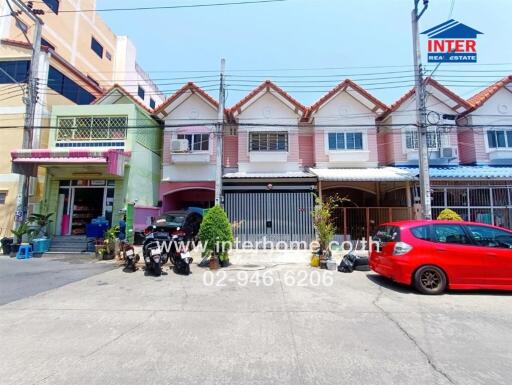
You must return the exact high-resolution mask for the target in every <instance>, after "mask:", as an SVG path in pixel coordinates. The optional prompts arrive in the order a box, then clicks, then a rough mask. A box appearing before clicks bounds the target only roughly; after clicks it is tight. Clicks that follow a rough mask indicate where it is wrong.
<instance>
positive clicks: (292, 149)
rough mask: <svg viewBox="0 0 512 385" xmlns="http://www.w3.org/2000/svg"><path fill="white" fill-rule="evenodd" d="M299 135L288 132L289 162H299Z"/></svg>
mask: <svg viewBox="0 0 512 385" xmlns="http://www.w3.org/2000/svg"><path fill="white" fill-rule="evenodd" d="M299 152H300V151H299V134H298V133H297V132H293V133H292V132H288V162H296V163H298V162H299Z"/></svg>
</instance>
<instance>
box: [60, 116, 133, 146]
mask: <svg viewBox="0 0 512 385" xmlns="http://www.w3.org/2000/svg"><path fill="white" fill-rule="evenodd" d="M57 127H58V128H57V135H56V141H57V142H97V141H123V140H125V139H126V134H127V128H128V118H127V117H126V116H79V117H65V118H59V119H58V120H57Z"/></svg>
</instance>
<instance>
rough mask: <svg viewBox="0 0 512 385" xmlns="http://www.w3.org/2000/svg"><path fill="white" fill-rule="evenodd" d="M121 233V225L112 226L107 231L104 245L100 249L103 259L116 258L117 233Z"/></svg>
mask: <svg viewBox="0 0 512 385" xmlns="http://www.w3.org/2000/svg"><path fill="white" fill-rule="evenodd" d="M118 233H119V226H117V225H116V226H112V227H111V228H110V229H108V230H107V231H105V235H104V236H103V237H104V238H103V247H102V248H101V249H100V255H101V257H102V259H114V256H115V252H116V242H117V234H118Z"/></svg>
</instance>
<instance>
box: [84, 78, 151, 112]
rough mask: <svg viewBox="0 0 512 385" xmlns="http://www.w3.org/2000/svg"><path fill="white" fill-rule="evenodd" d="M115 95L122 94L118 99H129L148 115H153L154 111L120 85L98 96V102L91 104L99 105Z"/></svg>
mask: <svg viewBox="0 0 512 385" xmlns="http://www.w3.org/2000/svg"><path fill="white" fill-rule="evenodd" d="M115 93H118V94H120V95H119V98H118V99H120V98H122V97H127V98H128V99H130V100H131V101H132V102H133V103H134V104H136V105H137V106H139V107H140V108H142V109H143V110H144V111H146V112H147V113H149V114H151V113H152V111H151V110H150V109H149V108H147V107H146V106H145V105H144V104H142V103H141V102H139V101H138V100H137V99H136V98H135V97H134V96H133V95H132V94H131V93H130V92H128V91H127V90H126V89H125V88H123V87H122V86H120V85H119V84H114V85H113V86H112V87H110V88H109V89H108V90H107V91H105V92H104V93H103V94H102V95H100V96H98V98H96V100H94V101H93V102H92V103H91V104H99V103H101V102H102V101H104V100H106V98H108V97H109V96H114V94H115ZM109 104H115V101H114V102H113V103H109Z"/></svg>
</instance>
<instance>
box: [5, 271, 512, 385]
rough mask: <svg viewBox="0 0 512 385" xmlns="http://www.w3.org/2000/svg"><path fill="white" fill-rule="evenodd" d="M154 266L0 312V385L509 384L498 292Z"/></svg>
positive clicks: (509, 312) (511, 331)
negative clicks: (154, 273) (185, 272)
mask: <svg viewBox="0 0 512 385" xmlns="http://www.w3.org/2000/svg"><path fill="white" fill-rule="evenodd" d="M247 268H249V267H247ZM251 269H255V267H251ZM166 270H167V269H166ZM167 273H168V274H167V275H164V276H162V277H160V278H155V277H151V276H146V275H145V274H144V271H142V270H139V271H137V272H135V273H125V272H123V271H122V270H121V269H116V270H112V271H108V272H105V273H102V274H99V275H95V276H92V277H89V278H86V279H83V280H80V281H77V282H74V283H71V284H68V285H66V286H63V287H59V288H56V289H53V290H49V291H45V292H42V293H39V294H37V295H35V296H33V297H29V298H24V299H21V300H19V301H16V302H10V303H8V304H6V305H3V306H1V307H0V346H1V347H2V351H3V354H2V359H0V382H1V383H2V384H13V385H14V384H16V385H21V384H52V385H56V384H87V385H92V384H101V385H105V384H122V385H130V384H133V385H143V384H216V385H217V384H219V385H220V384H236V385H240V384H262V385H263V384H265V385H267V384H293V385H295V384H461V385H462V384H463V385H468V384H510V378H511V376H512V323H511V320H512V298H511V295H509V294H506V293H487V292H476V293H475V292H471V293H451V294H447V295H443V296H439V297H427V296H421V295H418V294H416V293H414V292H412V291H410V290H409V289H408V288H404V287H402V286H397V285H394V284H391V283H389V282H388V281H386V280H384V279H381V278H379V277H377V276H375V275H373V274H371V273H362V272H355V273H353V274H341V273H337V272H336V273H332V274H331V275H330V276H327V275H325V276H318V275H317V274H318V271H316V272H315V273H313V272H312V270H310V269H305V268H300V267H294V266H277V267H274V268H273V269H271V270H268V271H267V272H266V271H264V270H260V271H250V272H244V271H241V270H233V271H228V272H221V273H217V274H216V275H213V276H212V275H211V274H210V273H205V271H204V270H201V269H199V268H197V267H195V268H194V273H193V275H191V276H188V277H183V276H177V275H175V274H174V273H173V272H169V271H168V270H167ZM322 274H329V273H328V272H325V271H322ZM269 277H271V278H269ZM319 277H320V279H319ZM330 278H332V282H331V281H330Z"/></svg>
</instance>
